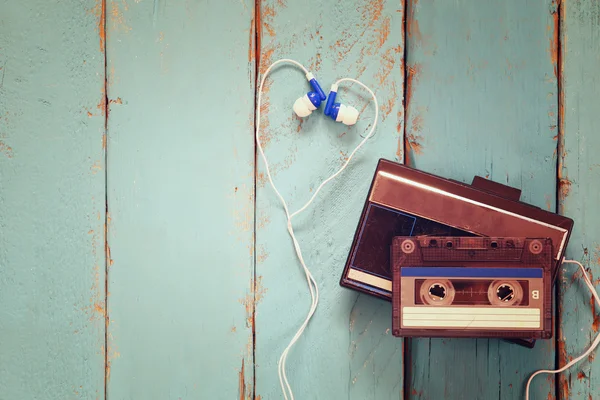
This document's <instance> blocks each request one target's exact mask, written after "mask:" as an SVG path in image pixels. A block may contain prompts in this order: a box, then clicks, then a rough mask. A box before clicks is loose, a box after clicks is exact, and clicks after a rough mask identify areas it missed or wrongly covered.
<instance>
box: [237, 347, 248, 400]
mask: <svg viewBox="0 0 600 400" xmlns="http://www.w3.org/2000/svg"><path fill="white" fill-rule="evenodd" d="M244 378H245V371H244V358H243V357H242V367H241V368H240V372H239V373H238V394H239V398H240V400H246V381H245V379H244Z"/></svg>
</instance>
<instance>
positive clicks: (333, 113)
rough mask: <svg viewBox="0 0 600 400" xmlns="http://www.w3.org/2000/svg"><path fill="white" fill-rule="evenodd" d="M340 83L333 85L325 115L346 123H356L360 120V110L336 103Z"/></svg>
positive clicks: (326, 104)
mask: <svg viewBox="0 0 600 400" xmlns="http://www.w3.org/2000/svg"><path fill="white" fill-rule="evenodd" d="M337 90H338V85H336V84H333V85H331V90H330V91H329V97H327V103H325V115H327V116H329V117H330V118H331V119H332V120H334V121H336V122H341V123H343V124H344V125H354V124H355V123H356V121H357V120H358V110H357V109H356V108H354V107H351V106H346V105H344V104H340V103H336V102H335V98H336V96H337Z"/></svg>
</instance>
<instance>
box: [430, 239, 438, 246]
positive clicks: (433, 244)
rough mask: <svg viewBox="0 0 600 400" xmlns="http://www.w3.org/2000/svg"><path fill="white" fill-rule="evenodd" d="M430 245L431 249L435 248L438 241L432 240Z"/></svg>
mask: <svg viewBox="0 0 600 400" xmlns="http://www.w3.org/2000/svg"><path fill="white" fill-rule="evenodd" d="M429 245H430V246H431V247H435V246H437V240H435V239H431V240H430V241H429Z"/></svg>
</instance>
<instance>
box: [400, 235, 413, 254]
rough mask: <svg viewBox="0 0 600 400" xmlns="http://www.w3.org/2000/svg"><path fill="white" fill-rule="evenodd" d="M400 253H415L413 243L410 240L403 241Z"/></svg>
mask: <svg viewBox="0 0 600 400" xmlns="http://www.w3.org/2000/svg"><path fill="white" fill-rule="evenodd" d="M402 251H403V252H404V253H406V254H410V253H412V252H413V251H415V243H414V242H413V241H412V240H409V239H407V240H405V241H403V242H402Z"/></svg>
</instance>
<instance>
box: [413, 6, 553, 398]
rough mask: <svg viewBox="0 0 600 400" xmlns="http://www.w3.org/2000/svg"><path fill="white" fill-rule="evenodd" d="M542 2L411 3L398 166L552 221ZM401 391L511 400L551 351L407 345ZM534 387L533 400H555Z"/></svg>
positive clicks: (465, 343)
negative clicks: (480, 181) (502, 191)
mask: <svg viewBox="0 0 600 400" xmlns="http://www.w3.org/2000/svg"><path fill="white" fill-rule="evenodd" d="M555 11H556V7H555V6H553V4H551V2H550V1H543V2H539V1H516V0H515V1H505V2H502V3H498V2H495V1H469V0H459V1H454V2H446V1H434V0H419V1H416V0H413V1H409V3H408V8H407V21H406V24H407V43H406V46H407V49H408V51H407V67H406V68H407V81H406V88H407V93H406V121H407V122H406V148H407V160H408V162H409V163H410V164H412V165H414V166H416V167H417V168H419V169H421V170H425V171H428V172H432V173H436V174H439V175H442V176H444V177H448V178H451V179H456V180H460V181H464V182H468V183H470V182H471V179H472V178H473V176H474V175H480V176H483V177H487V178H489V179H491V180H494V181H497V182H500V183H504V184H508V185H511V186H514V187H517V188H520V189H522V199H523V200H524V201H526V202H528V203H532V204H534V205H537V206H539V207H543V208H545V209H549V210H553V211H554V210H555V208H556V205H555V198H556V163H557V160H556V154H555V151H556V148H557V140H556V136H557V113H558V107H557V104H558V90H557V78H556V75H555V73H556V63H557V57H556V54H557V53H556V51H555V49H556V44H557V42H556V37H557V36H556V34H557V22H558V18H557V14H556V13H555ZM409 349H410V354H409V357H410V360H407V361H406V367H407V368H409V370H408V374H407V376H408V379H409V381H408V382H406V391H407V393H408V394H409V396H410V397H411V398H418V399H435V398H447V399H459V398H460V399H503V400H504V399H521V398H523V395H524V386H525V383H526V381H527V379H528V378H529V375H530V374H531V373H532V372H533V371H534V370H537V369H540V368H548V367H553V366H554V341H553V340H546V341H538V342H537V344H536V347H535V349H533V350H528V349H526V348H523V347H520V346H517V345H515V344H512V343H508V342H504V341H501V340H474V339H473V340H470V339H464V340H449V339H443V340H442V339H436V340H428V339H415V340H411V342H410V344H409ZM553 396H554V383H553V378H552V377H550V378H549V379H546V377H545V376H543V377H539V378H536V380H535V381H534V383H533V387H532V398H536V399H539V398H544V399H546V398H553Z"/></svg>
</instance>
